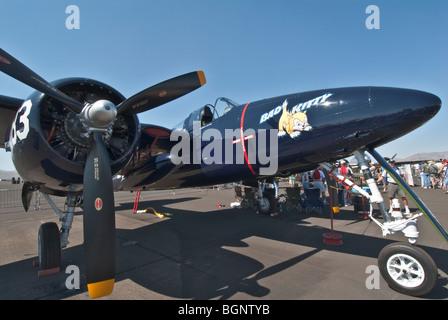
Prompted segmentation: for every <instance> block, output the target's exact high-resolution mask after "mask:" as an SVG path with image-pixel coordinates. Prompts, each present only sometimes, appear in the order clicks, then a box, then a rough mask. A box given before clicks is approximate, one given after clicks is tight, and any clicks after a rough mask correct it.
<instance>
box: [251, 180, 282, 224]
mask: <svg viewBox="0 0 448 320" xmlns="http://www.w3.org/2000/svg"><path fill="white" fill-rule="evenodd" d="M255 205H256V208H257V213H259V214H269V215H271V216H276V215H278V205H277V201H276V200H275V196H274V194H272V193H271V192H269V191H267V190H266V181H265V180H263V181H259V182H258V189H257V192H256V195H255Z"/></svg>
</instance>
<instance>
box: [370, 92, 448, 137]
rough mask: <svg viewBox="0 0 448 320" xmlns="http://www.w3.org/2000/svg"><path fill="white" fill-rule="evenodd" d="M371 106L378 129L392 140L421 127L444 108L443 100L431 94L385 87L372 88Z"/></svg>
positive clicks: (382, 134)
mask: <svg viewBox="0 0 448 320" xmlns="http://www.w3.org/2000/svg"><path fill="white" fill-rule="evenodd" d="M369 103H370V107H371V110H372V113H373V115H374V117H373V119H374V122H375V125H376V127H377V128H378V130H379V131H381V136H383V137H384V138H385V139H387V140H389V141H390V140H393V139H396V138H398V137H400V136H402V135H404V134H406V133H408V132H410V131H412V130H415V129H416V128H418V127H420V126H421V125H423V124H424V123H425V122H427V121H428V120H430V119H431V118H433V117H434V116H435V115H436V114H437V112H438V111H439V110H440V108H441V106H442V102H441V100H440V98H439V97H437V96H436V95H433V94H431V93H428V92H424V91H418V90H411V89H399V88H383V87H372V88H370V90H369Z"/></svg>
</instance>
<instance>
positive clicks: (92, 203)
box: [83, 132, 115, 298]
mask: <svg viewBox="0 0 448 320" xmlns="http://www.w3.org/2000/svg"><path fill="white" fill-rule="evenodd" d="M92 136H93V139H92V140H93V141H92V149H91V150H90V153H89V154H88V156H87V161H86V164H85V169H84V201H83V209H84V244H85V256H86V277H87V288H88V289H89V294H90V296H91V297H92V298H97V297H102V296H105V295H109V294H110V293H112V290H113V287H114V275H115V212H114V211H115V208H114V206H115V204H114V189H113V185H112V173H111V169H110V163H109V155H108V153H107V150H106V145H105V143H104V141H103V135H102V133H101V132H94V133H93V135H92Z"/></svg>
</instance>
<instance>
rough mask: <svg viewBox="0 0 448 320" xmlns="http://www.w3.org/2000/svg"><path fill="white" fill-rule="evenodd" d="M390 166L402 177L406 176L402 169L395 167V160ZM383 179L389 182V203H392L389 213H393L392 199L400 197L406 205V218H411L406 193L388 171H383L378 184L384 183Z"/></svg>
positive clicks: (390, 161)
mask: <svg viewBox="0 0 448 320" xmlns="http://www.w3.org/2000/svg"><path fill="white" fill-rule="evenodd" d="M389 164H390V165H391V167H392V168H393V169H394V170H395V171H396V172H397V173H398V174H399V175H400V176H401V177H403V176H404V175H403V172H402V171H401V169H400V168H398V167H397V166H395V161H394V160H389ZM383 178H386V181H387V188H388V193H389V201H390V207H389V212H392V199H393V198H398V197H400V198H401V200H402V201H403V204H404V208H405V217H409V216H411V212H410V210H409V206H408V200H407V199H406V194H405V193H404V191H403V190H402V189H401V188H400V187H399V186H398V185H397V183H396V182H395V180H394V179H393V178H392V177H391V176H390V175H389V173H388V172H387V171H386V170H384V171H383V173H382V175H381V176H380V177H379V179H378V180H377V182H378V183H380V182H382V181H383Z"/></svg>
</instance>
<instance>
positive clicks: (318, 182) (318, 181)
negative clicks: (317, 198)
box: [311, 167, 327, 204]
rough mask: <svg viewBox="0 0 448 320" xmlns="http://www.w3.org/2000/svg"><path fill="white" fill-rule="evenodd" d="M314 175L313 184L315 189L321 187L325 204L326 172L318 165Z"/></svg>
mask: <svg viewBox="0 0 448 320" xmlns="http://www.w3.org/2000/svg"><path fill="white" fill-rule="evenodd" d="M311 176H312V177H313V186H314V189H319V190H320V192H321V194H322V199H323V202H324V204H326V203H327V201H326V200H325V174H324V173H323V171H322V170H320V167H317V168H316V169H315V170H314V171H313V172H312V174H311Z"/></svg>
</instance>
